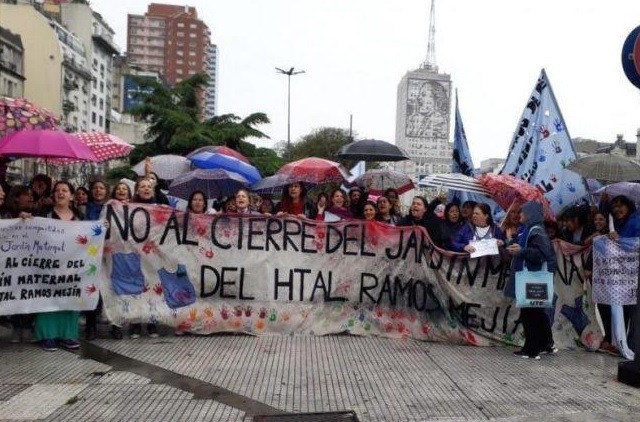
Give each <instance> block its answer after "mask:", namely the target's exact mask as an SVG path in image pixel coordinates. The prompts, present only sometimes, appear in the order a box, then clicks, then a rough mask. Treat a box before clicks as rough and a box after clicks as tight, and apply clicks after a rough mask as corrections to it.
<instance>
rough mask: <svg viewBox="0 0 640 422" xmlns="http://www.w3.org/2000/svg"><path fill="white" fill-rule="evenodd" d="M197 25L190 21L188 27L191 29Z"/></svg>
mask: <svg viewBox="0 0 640 422" xmlns="http://www.w3.org/2000/svg"><path fill="white" fill-rule="evenodd" d="M197 27H198V25H196V24H195V23H192V24H191V25H189V28H191V29H193V28H197Z"/></svg>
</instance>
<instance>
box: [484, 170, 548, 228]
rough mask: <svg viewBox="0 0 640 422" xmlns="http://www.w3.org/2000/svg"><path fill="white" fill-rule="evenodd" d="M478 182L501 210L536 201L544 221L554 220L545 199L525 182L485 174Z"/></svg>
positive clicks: (503, 176) (507, 175)
mask: <svg viewBox="0 0 640 422" xmlns="http://www.w3.org/2000/svg"><path fill="white" fill-rule="evenodd" d="M478 180H479V181H480V184H481V185H482V186H484V188H485V189H486V190H487V192H488V193H489V196H491V198H492V199H493V200H494V201H496V203H497V204H498V205H500V206H501V207H502V209H504V210H508V209H509V207H511V206H512V205H513V204H517V205H522V204H524V203H525V202H528V201H536V202H539V203H541V204H542V211H543V213H544V218H545V220H553V219H554V215H553V210H552V209H551V205H549V201H548V200H547V198H545V197H544V194H543V193H542V192H541V191H540V190H539V189H538V188H536V187H535V186H533V185H531V184H529V183H528V182H526V181H525V180H522V179H520V178H518V177H515V176H511V175H509V174H485V175H482V176H480V177H479V178H478Z"/></svg>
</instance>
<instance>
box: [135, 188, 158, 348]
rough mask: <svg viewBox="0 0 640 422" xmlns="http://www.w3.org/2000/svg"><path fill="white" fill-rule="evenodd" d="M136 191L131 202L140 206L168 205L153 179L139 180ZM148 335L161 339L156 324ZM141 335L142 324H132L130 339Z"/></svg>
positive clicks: (149, 328) (148, 326) (151, 325)
mask: <svg viewBox="0 0 640 422" xmlns="http://www.w3.org/2000/svg"><path fill="white" fill-rule="evenodd" d="M134 190H135V195H134V197H133V199H132V200H131V202H134V203H140V204H159V205H166V204H163V203H162V201H161V200H160V199H158V198H157V197H156V192H155V182H154V181H153V180H152V179H149V178H147V177H142V178H140V179H138V181H137V182H136V185H135V188H134ZM147 333H148V334H149V337H151V338H158V337H159V335H158V327H157V326H156V324H153V323H148V324H147ZM141 334H142V324H140V323H135V324H131V333H130V337H131V338H132V339H137V338H140V335H141Z"/></svg>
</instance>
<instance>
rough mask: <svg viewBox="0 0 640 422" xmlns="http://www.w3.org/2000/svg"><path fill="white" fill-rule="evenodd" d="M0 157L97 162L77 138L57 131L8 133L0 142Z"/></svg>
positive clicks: (88, 149) (93, 155)
mask: <svg viewBox="0 0 640 422" xmlns="http://www.w3.org/2000/svg"><path fill="white" fill-rule="evenodd" d="M0 155H2V156H5V157H39V158H46V159H49V158H75V159H78V160H82V161H98V157H96V155H95V154H94V153H93V151H91V149H90V148H89V147H88V146H86V145H85V144H83V143H82V142H81V141H80V140H79V139H78V138H76V137H75V136H73V135H71V134H69V133H67V132H62V131H58V130H20V131H18V132H13V133H10V134H9V135H7V136H5V137H4V138H2V139H1V140H0Z"/></svg>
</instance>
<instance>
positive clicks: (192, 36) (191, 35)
mask: <svg viewBox="0 0 640 422" xmlns="http://www.w3.org/2000/svg"><path fill="white" fill-rule="evenodd" d="M197 36H198V34H196V33H195V32H191V33H190V34H189V37H190V38H195V37H197Z"/></svg>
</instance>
